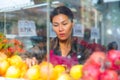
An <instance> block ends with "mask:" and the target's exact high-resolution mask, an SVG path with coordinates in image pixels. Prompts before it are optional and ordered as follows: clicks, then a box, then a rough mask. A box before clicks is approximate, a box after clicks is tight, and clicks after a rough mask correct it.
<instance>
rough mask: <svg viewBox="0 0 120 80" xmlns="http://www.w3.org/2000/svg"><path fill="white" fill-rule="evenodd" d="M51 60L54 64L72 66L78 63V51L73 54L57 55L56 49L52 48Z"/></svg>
mask: <svg viewBox="0 0 120 80" xmlns="http://www.w3.org/2000/svg"><path fill="white" fill-rule="evenodd" d="M50 62H51V63H52V64H53V65H59V64H60V65H65V66H67V68H71V66H72V65H75V64H78V59H77V55H76V53H73V54H72V55H71V56H70V55H68V56H67V57H62V56H59V55H56V54H55V53H54V50H50Z"/></svg>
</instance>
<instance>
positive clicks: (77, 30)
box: [73, 24, 84, 37]
mask: <svg viewBox="0 0 120 80" xmlns="http://www.w3.org/2000/svg"><path fill="white" fill-rule="evenodd" d="M73 36H77V37H84V27H83V26H81V25H80V24H75V26H74V28H73Z"/></svg>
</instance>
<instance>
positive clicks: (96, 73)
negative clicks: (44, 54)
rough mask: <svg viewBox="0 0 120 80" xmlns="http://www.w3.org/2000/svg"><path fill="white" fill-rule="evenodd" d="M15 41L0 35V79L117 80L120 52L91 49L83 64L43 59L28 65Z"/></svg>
mask: <svg viewBox="0 0 120 80" xmlns="http://www.w3.org/2000/svg"><path fill="white" fill-rule="evenodd" d="M23 52H24V50H23V45H22V43H21V42H20V41H18V40H8V39H6V38H5V36H4V35H2V34H0V79H1V78H5V80H6V79H8V80H14V79H15V80H19V79H20V80H120V78H119V75H120V51H117V50H111V51H108V52H107V53H104V52H93V53H92V55H91V56H90V57H89V58H88V59H87V60H86V62H85V63H84V64H78V65H73V66H72V67H71V68H70V69H68V68H67V67H66V66H65V65H53V64H51V63H50V62H47V61H42V62H41V63H40V64H36V65H33V66H31V67H28V65H27V64H26V63H25V62H24V60H23V59H22V58H21V57H20V56H19V55H18V54H19V53H21V54H22V53H23Z"/></svg>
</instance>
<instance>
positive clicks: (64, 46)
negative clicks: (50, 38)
mask: <svg viewBox="0 0 120 80" xmlns="http://www.w3.org/2000/svg"><path fill="white" fill-rule="evenodd" d="M71 44H72V43H71V38H69V39H67V40H65V41H59V45H60V50H61V55H62V56H64V57H66V56H67V55H68V53H69V51H70V50H71Z"/></svg>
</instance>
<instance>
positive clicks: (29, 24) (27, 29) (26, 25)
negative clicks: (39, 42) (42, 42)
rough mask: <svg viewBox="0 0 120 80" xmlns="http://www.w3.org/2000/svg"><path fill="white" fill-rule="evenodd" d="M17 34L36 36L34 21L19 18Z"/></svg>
mask: <svg viewBox="0 0 120 80" xmlns="http://www.w3.org/2000/svg"><path fill="white" fill-rule="evenodd" d="M18 31H19V36H21V37H23V36H36V26H35V22H34V21H28V20H19V21H18Z"/></svg>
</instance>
